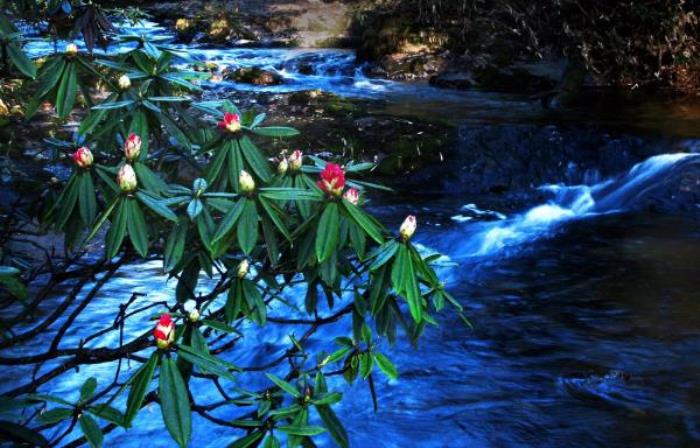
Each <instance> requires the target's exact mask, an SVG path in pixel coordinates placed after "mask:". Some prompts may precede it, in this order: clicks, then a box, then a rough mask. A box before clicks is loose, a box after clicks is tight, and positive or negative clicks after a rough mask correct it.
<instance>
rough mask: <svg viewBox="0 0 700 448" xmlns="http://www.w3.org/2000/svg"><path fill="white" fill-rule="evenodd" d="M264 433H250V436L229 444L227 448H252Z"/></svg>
mask: <svg viewBox="0 0 700 448" xmlns="http://www.w3.org/2000/svg"><path fill="white" fill-rule="evenodd" d="M263 434H264V433H262V432H260V431H255V432H251V433H250V434H248V435H246V436H243V437H241V438H240V439H237V440H236V441H235V442H233V443H231V444H230V445H229V446H228V448H248V447H250V446H253V444H255V442H257V441H258V440H260V439H261V438H262V436H263Z"/></svg>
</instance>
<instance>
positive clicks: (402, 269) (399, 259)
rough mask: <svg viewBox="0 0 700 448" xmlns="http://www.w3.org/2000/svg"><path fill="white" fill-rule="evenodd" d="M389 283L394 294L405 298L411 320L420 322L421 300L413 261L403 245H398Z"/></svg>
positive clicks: (421, 314)
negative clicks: (392, 287) (394, 291)
mask: <svg viewBox="0 0 700 448" xmlns="http://www.w3.org/2000/svg"><path fill="white" fill-rule="evenodd" d="M391 281H392V284H393V286H394V289H395V290H396V292H397V293H399V294H403V295H404V296H405V297H406V301H407V302H408V308H409V310H410V312H411V316H412V317H413V320H414V321H416V322H420V321H421V320H422V318H423V305H422V303H421V302H422V298H421V294H420V289H419V288H418V283H417V281H416V276H415V272H414V269H413V260H412V259H411V254H410V252H409V250H408V248H407V247H406V245H405V244H400V245H399V251H398V254H397V255H396V259H395V260H394V266H393V268H392V270H391Z"/></svg>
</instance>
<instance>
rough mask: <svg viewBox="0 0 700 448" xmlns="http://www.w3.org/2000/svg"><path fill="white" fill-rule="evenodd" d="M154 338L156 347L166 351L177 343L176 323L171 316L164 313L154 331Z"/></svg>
mask: <svg viewBox="0 0 700 448" xmlns="http://www.w3.org/2000/svg"><path fill="white" fill-rule="evenodd" d="M153 337H155V338H156V345H157V346H158V348H159V349H161V350H165V349H168V348H170V345H171V344H172V343H173V342H174V341H175V322H173V320H172V318H171V317H170V314H168V313H163V314H162V315H161V316H160V319H158V324H157V325H156V328H155V330H153Z"/></svg>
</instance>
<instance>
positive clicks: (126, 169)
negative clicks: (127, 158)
mask: <svg viewBox="0 0 700 448" xmlns="http://www.w3.org/2000/svg"><path fill="white" fill-rule="evenodd" d="M117 184H118V185H119V188H121V190H122V191H125V192H127V193H128V192H130V191H134V190H136V187H137V186H138V181H137V180H136V173H135V172H134V169H133V168H132V167H131V165H129V164H128V163H125V164H124V165H122V166H121V168H119V172H118V173H117Z"/></svg>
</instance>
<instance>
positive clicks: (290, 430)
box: [275, 425, 326, 436]
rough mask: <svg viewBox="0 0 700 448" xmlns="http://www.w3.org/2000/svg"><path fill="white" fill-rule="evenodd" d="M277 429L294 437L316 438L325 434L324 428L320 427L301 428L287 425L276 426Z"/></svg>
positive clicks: (300, 426) (306, 426)
mask: <svg viewBox="0 0 700 448" xmlns="http://www.w3.org/2000/svg"><path fill="white" fill-rule="evenodd" d="M275 429H278V430H280V431H282V432H284V433H287V434H291V435H295V436H316V435H319V434H322V433H324V432H326V428H323V427H321V426H308V425H305V426H302V425H287V426H277V427H275Z"/></svg>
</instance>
